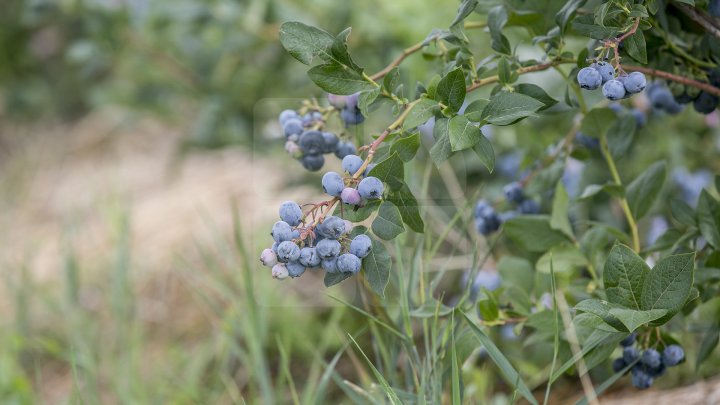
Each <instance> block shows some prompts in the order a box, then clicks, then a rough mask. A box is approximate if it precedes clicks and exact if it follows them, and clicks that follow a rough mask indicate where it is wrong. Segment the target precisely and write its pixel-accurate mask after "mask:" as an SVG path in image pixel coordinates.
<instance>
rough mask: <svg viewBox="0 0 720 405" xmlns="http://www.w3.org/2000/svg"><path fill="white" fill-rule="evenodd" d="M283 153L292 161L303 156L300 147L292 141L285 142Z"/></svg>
mask: <svg viewBox="0 0 720 405" xmlns="http://www.w3.org/2000/svg"><path fill="white" fill-rule="evenodd" d="M285 152H287V153H288V155H290V156H291V157H292V158H294V159H298V158H300V157H302V155H303V153H302V150H301V149H300V146H298V144H297V143H295V142H293V141H287V142H285Z"/></svg>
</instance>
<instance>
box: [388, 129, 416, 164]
mask: <svg viewBox="0 0 720 405" xmlns="http://www.w3.org/2000/svg"><path fill="white" fill-rule="evenodd" d="M419 148H420V134H419V133H417V132H416V133H414V134H411V135H408V136H403V137H401V138H398V139H397V140H396V141H395V142H394V143H393V144H392V146H391V147H390V154H393V153H397V154H398V156H399V157H400V159H401V160H402V161H403V162H409V161H411V160H412V158H413V157H415V154H416V153H417V151H418V149H419Z"/></svg>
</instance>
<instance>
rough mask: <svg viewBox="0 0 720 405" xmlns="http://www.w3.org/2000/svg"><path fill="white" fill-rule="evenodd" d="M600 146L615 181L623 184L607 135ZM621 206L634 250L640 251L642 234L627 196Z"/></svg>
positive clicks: (603, 137) (601, 140)
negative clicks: (640, 234) (639, 233)
mask: <svg viewBox="0 0 720 405" xmlns="http://www.w3.org/2000/svg"><path fill="white" fill-rule="evenodd" d="M600 148H601V149H602V154H603V157H604V158H605V161H606V162H607V165H608V167H609V168H610V174H611V175H612V178H613V180H614V181H615V184H617V185H619V186H622V180H621V179H620V174H619V173H618V170H617V166H615V160H614V159H613V157H612V154H611V153H610V148H608V142H607V137H606V136H605V135H603V136H602V138H600ZM620 206H621V207H622V210H623V212H624V213H625V219H626V220H627V223H628V227H630V234H631V236H632V244H633V250H634V251H635V252H639V251H640V236H639V235H638V228H637V223H636V222H635V218H634V217H633V215H632V211H630V205H629V204H628V201H627V198H625V197H622V198H620Z"/></svg>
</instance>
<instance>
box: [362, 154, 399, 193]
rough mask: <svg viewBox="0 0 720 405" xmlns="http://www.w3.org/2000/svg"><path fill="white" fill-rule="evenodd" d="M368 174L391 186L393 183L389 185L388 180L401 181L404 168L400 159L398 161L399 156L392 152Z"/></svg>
mask: <svg viewBox="0 0 720 405" xmlns="http://www.w3.org/2000/svg"><path fill="white" fill-rule="evenodd" d="M368 174H369V175H371V176H373V177H377V178H378V179H380V181H382V182H383V183H388V184H390V185H391V186H392V184H393V183H391V182H390V180H392V179H397V180H402V179H404V178H405V168H404V166H403V161H402V159H400V155H399V154H398V153H397V152H393V153H391V154H390V156H388V157H386V158H385V160H383V161H381V162H380V163H378V164H377V166H375V167H373V169H372V170H371V171H370V173H368Z"/></svg>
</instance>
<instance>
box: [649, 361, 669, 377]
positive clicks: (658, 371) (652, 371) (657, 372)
mask: <svg viewBox="0 0 720 405" xmlns="http://www.w3.org/2000/svg"><path fill="white" fill-rule="evenodd" d="M665 371H667V366H666V365H665V363H663V362H662V361H661V362H660V365H658V366H657V367H645V373H646V374H647V375H649V376H650V377H652V378H658V377H660V376H661V375H663V374H665Z"/></svg>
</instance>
